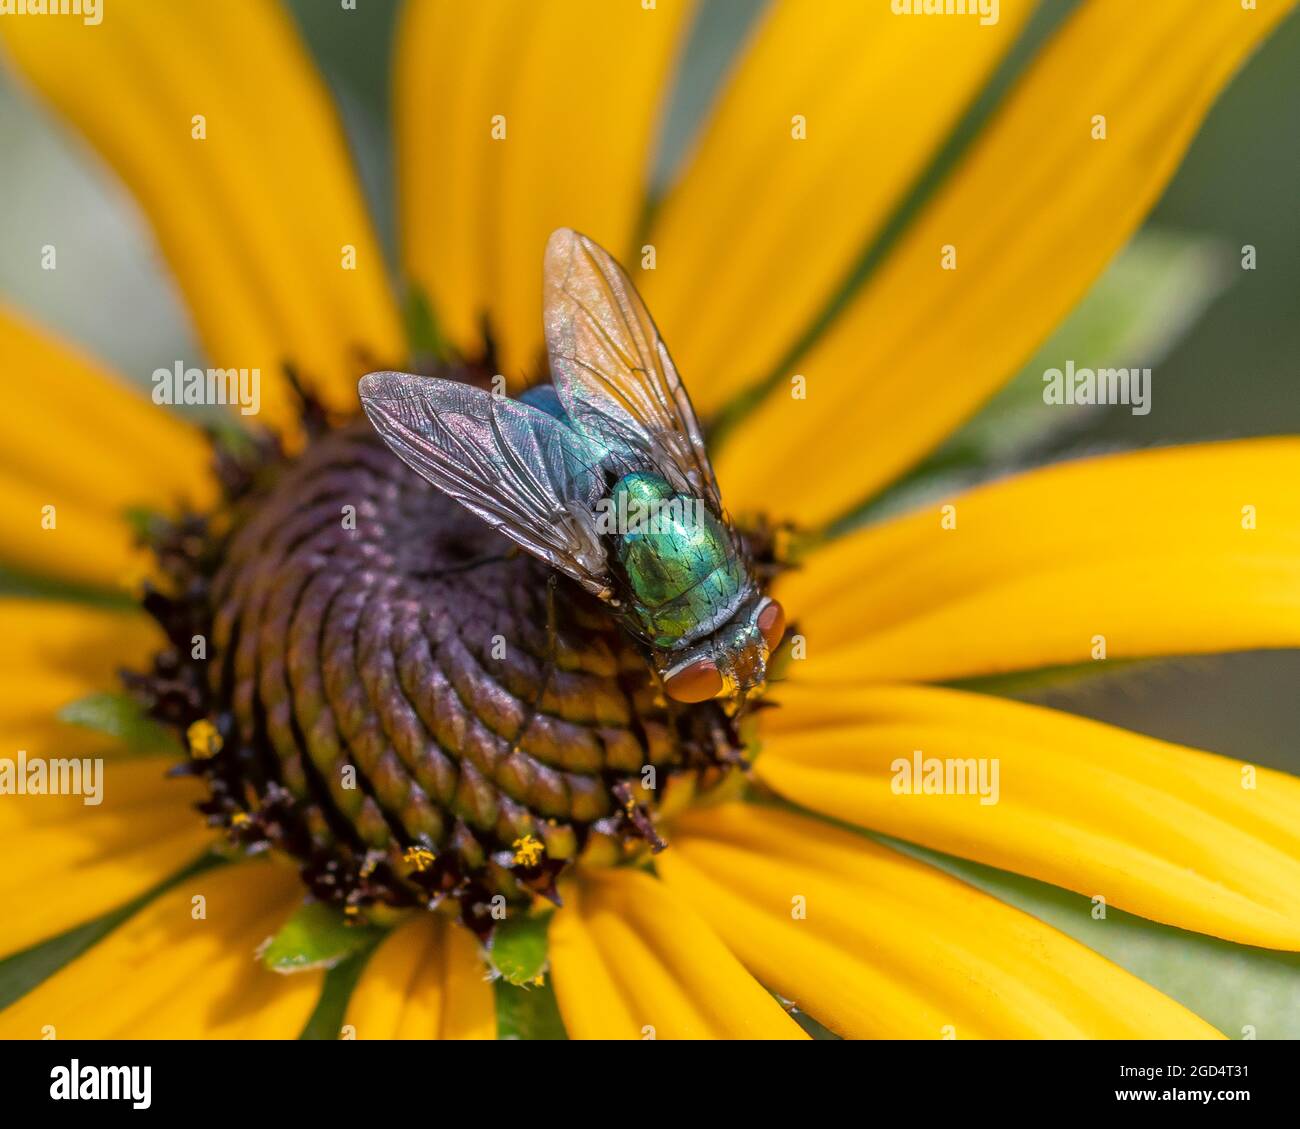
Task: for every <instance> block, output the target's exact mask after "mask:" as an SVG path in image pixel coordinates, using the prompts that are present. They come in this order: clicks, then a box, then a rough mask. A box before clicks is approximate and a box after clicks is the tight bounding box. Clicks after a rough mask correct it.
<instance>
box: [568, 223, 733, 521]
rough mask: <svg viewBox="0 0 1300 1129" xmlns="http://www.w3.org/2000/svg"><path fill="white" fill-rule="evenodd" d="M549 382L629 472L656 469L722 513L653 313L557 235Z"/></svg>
mask: <svg viewBox="0 0 1300 1129" xmlns="http://www.w3.org/2000/svg"><path fill="white" fill-rule="evenodd" d="M543 310H544V317H545V322H546V348H547V352H548V354H549V355H550V362H551V378H552V380H553V381H554V382H555V389H556V391H557V392H558V393H559V396H560V399H561V401H562V402H563V403H564V408H565V411H566V413H567V414H568V416H569V418H570V419H572V420H573V422H574V424H575V426H577V427H579V428H581V429H582V430H583V431H584V432H586V433H587V435H588V436H590V437H592V438H593V439H596V440H598V441H599V442H600V443H601V444H603V445H604V446H605V447H606V448H608V449H609V450H610V452H611V454H612V457H613V461H614V463H615V465H621V466H622V467H623V468H625V469H642V470H644V469H650V468H654V469H657V470H658V471H659V472H660V473H661V474H663V475H664V477H666V478H667V479H668V480H669V481H670V482H671V483H673V485H674V487H675V488H677V489H678V490H683V491H685V492H687V493H690V494H694V495H695V496H696V497H700V498H704V499H705V500H706V501H708V502H710V503H711V504H712V506H713V509H714V510H715V511H716V512H719V513H721V511H722V502H721V498H720V497H719V493H718V483H717V480H716V478H715V477H714V474H713V467H712V465H711V464H710V463H709V456H708V453H707V452H706V450H705V447H704V436H703V435H702V434H701V432H700V424H699V421H698V420H697V419H696V418H695V409H694V408H693V407H691V400H690V397H689V396H688V395H687V394H686V389H685V388H684V387H683V386H682V382H681V379H680V377H678V375H677V370H676V368H674V367H673V362H672V358H671V357H669V355H668V350H667V348H666V347H665V346H664V343H663V341H662V340H661V339H660V337H659V331H658V330H657V329H656V328H655V323H654V321H653V320H652V319H651V317H650V311H649V310H647V309H646V307H645V303H644V302H642V301H641V297H640V295H639V294H637V292H636V288H635V287H634V286H633V285H632V282H631V280H630V279H629V278H628V277H627V275H626V274H624V273H623V269H622V268H621V267H620V266H619V265H618V263H616V262H615V261H614V260H613V258H611V257H610V256H609V255H608V254H606V252H605V251H604V250H602V249H601V248H600V247H598V246H597V245H596V244H595V243H593V242H592V241H591V240H590V239H588V238H587V237H586V236H585V235H579V234H578V233H577V232H576V231H571V230H570V229H568V228H560V229H559V230H558V231H555V232H552V234H551V238H550V239H549V240H548V241H547V244H546V262H545V266H544V268H543Z"/></svg>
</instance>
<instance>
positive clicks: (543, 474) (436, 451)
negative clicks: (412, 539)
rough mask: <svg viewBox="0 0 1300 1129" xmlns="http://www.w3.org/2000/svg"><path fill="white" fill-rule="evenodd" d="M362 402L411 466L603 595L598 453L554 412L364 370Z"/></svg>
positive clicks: (466, 388)
mask: <svg viewBox="0 0 1300 1129" xmlns="http://www.w3.org/2000/svg"><path fill="white" fill-rule="evenodd" d="M360 392H361V405H362V407H363V408H364V409H365V412H366V415H367V416H368V417H369V419H370V422H371V423H372V424H373V425H374V427H375V430H376V431H378V432H379V434H380V436H382V438H383V440H384V442H385V443H387V444H388V446H389V447H390V448H391V449H392V450H393V452H394V453H395V454H396V455H397V456H398V457H399V458H400V459H401V460H402V461H403V462H404V463H406V465H407V466H409V467H410V468H411V469H412V470H414V471H416V472H417V473H418V474H420V475H422V476H423V477H424V478H426V479H428V480H429V481H430V482H432V483H433V485H434V486H436V487H438V489H439V490H441V491H443V493H445V494H447V495H449V496H450V497H452V498H454V499H455V500H456V501H458V502H459V503H460V504H461V505H463V506H465V507H466V508H467V509H469V510H471V511H472V512H473V513H475V514H477V515H478V516H479V517H480V518H482V519H483V520H484V521H485V522H487V523H488V524H489V525H490V526H492V527H493V528H494V529H497V530H499V531H500V532H502V533H504V534H505V535H506V536H507V537H509V538H510V539H511V540H512V541H515V542H516V543H517V544H519V545H521V546H522V547H523V548H525V549H527V550H528V552H530V553H532V554H533V555H534V556H535V557H540V558H541V559H542V560H544V561H546V562H547V563H548V564H550V565H552V566H553V567H555V568H557V569H559V570H560V571H561V572H565V573H567V574H568V575H569V576H571V577H573V578H574V579H575V580H577V581H578V582H579V583H580V584H582V585H583V587H585V588H587V589H588V590H589V591H591V592H594V593H596V594H597V595H599V596H602V597H607V596H608V595H609V575H608V567H607V564H606V559H605V553H604V550H603V549H602V548H601V545H600V541H599V538H598V537H597V535H596V531H595V511H596V507H597V504H598V503H599V501H600V499H601V497H602V496H603V494H604V477H603V473H602V471H601V469H600V460H601V456H602V455H603V452H602V451H601V450H600V449H599V448H598V447H597V446H596V445H595V444H593V443H592V442H591V440H590V439H588V438H587V437H586V436H584V435H581V434H579V433H578V432H576V431H574V429H573V428H571V427H567V426H566V425H565V424H564V423H562V422H561V421H560V420H558V419H556V418H555V417H554V416H551V415H547V413H545V412H542V411H539V410H538V409H536V408H533V407H530V406H528V405H527V404H521V403H519V402H518V401H516V400H510V399H507V398H505V397H501V396H493V395H492V394H490V393H488V392H486V391H484V390H483V389H481V388H473V387H471V386H470V385H468V384H461V383H459V382H457V381H454V380H438V379H435V378H432V377H423V376H412V375H410V374H409V373H403V372H372V373H370V374H369V375H368V376H364V377H362V379H361V386H360Z"/></svg>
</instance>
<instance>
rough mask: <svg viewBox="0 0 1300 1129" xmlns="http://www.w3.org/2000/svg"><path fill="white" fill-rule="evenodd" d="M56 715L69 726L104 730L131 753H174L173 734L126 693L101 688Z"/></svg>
mask: <svg viewBox="0 0 1300 1129" xmlns="http://www.w3.org/2000/svg"><path fill="white" fill-rule="evenodd" d="M57 717H58V719H59V720H60V721H62V722H66V723H67V724H68V725H79V726H81V727H82V728H83V729H93V730H95V731H96V732H99V733H107V734H109V735H110V736H112V737H116V738H118V739H119V740H121V741H123V742H125V743H126V744H127V745H129V746H130V748H131V751H132V752H136V753H157V752H176V751H177V750H178V743H177V740H176V735H175V734H174V733H173V732H172V731H171V730H170V729H168V728H167V727H166V726H165V725H163V724H161V723H160V722H158V721H155V720H154V719H153V718H151V717H150V716H149V715H148V714H147V713H146V712H145V710H144V707H143V706H142V705H140V703H139V702H137V701H136V700H135V699H134V698H133V697H131V696H130V695H129V694H123V693H117V692H113V691H107V690H106V691H103V692H101V693H97V694H89V695H87V696H86V697H84V698H78V699H77V700H76V701H75V702H69V703H68V704H67V705H66V706H64V707H63V708H62V709H61V710H59V712H58V714H57Z"/></svg>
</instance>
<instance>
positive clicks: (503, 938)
mask: <svg viewBox="0 0 1300 1129" xmlns="http://www.w3.org/2000/svg"><path fill="white" fill-rule="evenodd" d="M550 924H551V914H550V913H539V914H519V915H517V916H515V917H512V918H508V919H507V920H506V921H503V922H502V923H501V924H500V925H498V926H497V927H496V930H495V931H494V932H493V934H492V940H491V941H490V942H489V943H488V959H489V960H490V961H491V962H492V970H493V972H495V973H496V974H497V975H498V976H499V977H501V979H503V980H504V981H506V983H508V984H513V985H514V986H515V987H523V986H525V985H536V984H537V982H538V979H539V977H542V976H544V975H545V974H546V969H547V964H548V962H547V939H546V931H547V929H548V928H550Z"/></svg>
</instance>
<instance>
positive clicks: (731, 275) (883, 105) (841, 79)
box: [638, 0, 1033, 412]
mask: <svg viewBox="0 0 1300 1129" xmlns="http://www.w3.org/2000/svg"><path fill="white" fill-rule="evenodd" d="M1032 8H1033V3H1032V0H1004V2H1003V3H1002V5H1001V11H1000V14H999V19H998V22H997V23H996V24H992V25H989V26H981V24H980V22H979V20H978V19H965V18H962V19H911V18H900V17H899V16H896V15H894V14H893V13H892V12H891V11H890V6H889V5H888V4H884V3H881V4H863V3H860V2H858V0H823V3H821V4H819V5H817V9H816V11H815V12H814V11H810V10H809V8H808V6H807V5H806V4H804V3H801V2H799V0H781V2H777V3H774V4H772V5H771V7H770V8H769V9H768V11H767V13H766V14H765V15H764V17H763V19H762V22H761V24H760V26H759V28H758V30H757V31H756V33H755V34H754V36H753V38H752V40H751V42H750V43H749V44H748V46H747V48H746V50H745V53H744V55H743V57H742V59H741V61H740V63H739V65H738V67H737V69H736V71H735V73H734V74H733V75H732V76H731V77H730V79H729V80H728V81H727V83H726V86H725V89H724V90H723V92H722V96H721V98H720V100H719V102H718V105H717V107H716V109H715V110H714V112H713V113H712V115H711V117H710V119H709V121H708V124H707V126H706V128H705V130H704V133H703V135H702V137H701V140H700V143H699V146H698V149H697V150H696V152H695V154H694V157H693V159H692V161H691V163H690V165H689V167H688V168H687V170H686V172H685V174H684V175H683V177H682V178H681V180H680V181H679V182H678V184H677V185H675V187H674V189H673V190H672V191H671V192H670V193H669V195H668V196H667V198H666V199H665V200H664V202H663V204H662V206H661V209H660V210H659V211H658V212H657V214H656V216H655V222H654V225H653V227H652V229H651V232H650V236H649V238H648V240H647V242H649V243H651V244H653V245H654V247H655V249H656V252H657V255H656V257H657V266H656V269H655V270H654V271H653V272H650V271H647V272H645V274H644V275H642V276H641V277H640V278H639V279H638V284H639V285H640V286H641V288H642V290H643V292H644V294H645V297H646V300H647V302H648V303H649V306H650V310H651V312H652V313H653V314H654V317H655V320H656V321H657V322H658V324H659V327H660V329H661V330H662V331H663V333H664V339H665V340H666V341H667V342H668V347H669V349H670V350H671V351H672V353H673V357H674V359H675V360H676V361H677V363H678V365H679V367H680V368H681V371H682V372H683V373H684V374H685V377H686V381H687V385H688V387H689V388H690V390H691V397H692V399H693V400H694V401H695V405H696V407H697V408H699V409H700V410H701V411H704V412H711V411H713V410H714V409H716V408H719V407H721V406H722V405H724V404H725V403H726V402H727V400H728V399H730V398H731V397H732V396H734V395H735V394H736V393H737V392H739V391H740V390H741V389H742V388H744V387H745V386H746V385H749V384H752V383H753V382H754V381H756V380H759V379H760V378H762V377H764V376H766V375H768V373H769V372H770V370H771V367H772V366H773V365H774V364H775V363H776V362H777V361H778V359H779V358H781V357H782V356H784V355H786V354H787V353H788V352H789V350H790V349H791V348H793V347H794V345H795V343H796V341H797V340H798V338H799V335H800V334H801V333H803V332H805V331H806V330H807V329H809V328H810V327H811V326H812V324H813V322H814V320H815V319H816V317H817V315H818V314H819V313H820V312H821V311H822V310H823V309H824V308H825V306H826V305H827V304H828V302H829V300H830V298H831V296H832V295H833V294H834V292H835V290H836V288H837V287H838V286H839V285H840V284H841V283H842V281H843V278H844V276H845V274H846V273H847V272H848V270H849V269H850V267H851V266H852V265H853V263H854V261H855V259H856V258H857V257H858V256H859V255H860V254H861V253H862V251H863V249H864V247H865V246H866V243H867V241H868V239H869V238H870V236H872V235H873V234H874V233H876V232H877V231H879V229H880V228H881V227H882V226H883V225H884V222H885V220H886V219H887V218H888V215H889V213H890V210H891V209H892V208H894V207H895V206H896V205H897V203H898V200H899V198H900V196H901V195H902V194H903V193H904V192H905V191H906V189H907V188H908V187H909V185H910V184H911V183H912V181H913V180H914V179H915V178H916V176H917V175H918V174H919V173H920V171H921V169H922V168H923V167H924V163H925V162H926V160H928V159H929V158H930V157H931V156H932V155H933V153H934V152H935V150H936V149H937V148H938V147H939V144H940V142H941V141H942V140H943V139H944V137H945V136H946V135H947V133H948V131H949V130H950V129H951V128H952V127H953V125H954V124H955V122H956V120H957V118H958V116H959V115H960V114H961V113H962V112H963V111H964V110H965V109H966V107H967V106H968V104H969V103H970V101H971V99H972V98H973V96H974V94H975V93H976V92H977V91H978V90H979V89H980V87H981V86H982V85H983V83H984V81H985V80H986V79H987V77H988V75H989V74H990V72H991V71H992V69H993V67H994V66H995V65H996V64H997V62H998V60H999V59H1000V58H1001V57H1002V56H1003V55H1004V54H1005V52H1006V50H1007V48H1008V47H1009V46H1010V45H1011V44H1012V43H1013V42H1014V41H1015V38H1016V35H1017V33H1018V32H1019V31H1020V29H1021V27H1022V26H1023V24H1024V21H1025V19H1026V17H1027V16H1028V14H1029V12H1030V11H1031V9H1032ZM796 115H797V116H798V118H799V119H801V123H800V122H798V121H796V120H795V118H796ZM800 130H802V132H803V134H804V138H803V139H802V140H797V139H796V136H795V134H796V133H797V132H799V131H800Z"/></svg>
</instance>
